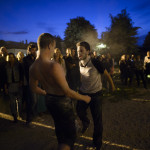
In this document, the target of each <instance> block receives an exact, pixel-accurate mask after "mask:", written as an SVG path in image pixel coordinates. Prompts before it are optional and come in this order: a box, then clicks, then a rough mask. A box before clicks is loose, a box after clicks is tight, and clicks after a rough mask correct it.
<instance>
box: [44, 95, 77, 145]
mask: <svg viewBox="0 0 150 150" xmlns="http://www.w3.org/2000/svg"><path fill="white" fill-rule="evenodd" d="M46 106H47V109H48V111H49V112H50V113H51V115H52V117H53V119H54V124H55V132H56V136H57V140H58V144H67V145H69V146H70V147H71V148H73V145H74V142H75V139H76V128H75V114H74V111H73V107H72V102H71V100H70V99H69V98H66V97H65V96H56V95H50V94H47V95H46Z"/></svg>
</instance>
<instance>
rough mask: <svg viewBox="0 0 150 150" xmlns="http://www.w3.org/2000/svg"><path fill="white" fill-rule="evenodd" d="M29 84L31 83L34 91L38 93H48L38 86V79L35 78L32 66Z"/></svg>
mask: <svg viewBox="0 0 150 150" xmlns="http://www.w3.org/2000/svg"><path fill="white" fill-rule="evenodd" d="M29 85H30V88H31V90H32V92H34V93H37V94H42V95H46V91H45V90H43V89H41V88H40V87H39V86H38V80H36V79H35V76H34V73H33V70H32V68H30V71H29Z"/></svg>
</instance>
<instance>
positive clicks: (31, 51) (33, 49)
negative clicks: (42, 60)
mask: <svg viewBox="0 0 150 150" xmlns="http://www.w3.org/2000/svg"><path fill="white" fill-rule="evenodd" d="M30 54H31V55H32V56H34V57H36V48H31V50H30Z"/></svg>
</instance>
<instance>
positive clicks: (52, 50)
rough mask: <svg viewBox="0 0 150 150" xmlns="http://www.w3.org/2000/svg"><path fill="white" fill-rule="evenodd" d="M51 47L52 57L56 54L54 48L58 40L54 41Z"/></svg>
mask: <svg viewBox="0 0 150 150" xmlns="http://www.w3.org/2000/svg"><path fill="white" fill-rule="evenodd" d="M49 48H50V51H51V56H50V57H51V58H52V57H53V55H54V50H55V48H56V42H55V41H54V43H52V44H50V45H49Z"/></svg>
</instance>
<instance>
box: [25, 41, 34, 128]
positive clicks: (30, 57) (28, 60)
mask: <svg viewBox="0 0 150 150" xmlns="http://www.w3.org/2000/svg"><path fill="white" fill-rule="evenodd" d="M36 50H37V48H36V46H35V45H34V44H30V45H29V46H28V48H27V56H26V57H24V58H23V66H24V75H25V79H24V86H25V93H26V94H25V95H26V97H25V101H26V113H27V116H26V124H27V125H29V124H30V122H31V121H32V118H33V115H35V113H36V110H35V109H36V95H35V94H33V93H32V92H31V90H30V87H29V68H30V66H31V65H32V64H33V62H34V61H35V59H36Z"/></svg>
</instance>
